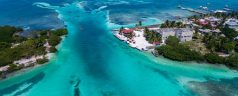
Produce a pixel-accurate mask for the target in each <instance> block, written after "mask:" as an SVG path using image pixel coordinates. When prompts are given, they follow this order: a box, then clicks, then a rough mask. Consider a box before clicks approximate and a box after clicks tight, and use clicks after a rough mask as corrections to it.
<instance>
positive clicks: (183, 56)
mask: <svg viewBox="0 0 238 96" xmlns="http://www.w3.org/2000/svg"><path fill="white" fill-rule="evenodd" d="M178 41H179V40H178V39H177V38H176V37H174V36H169V37H168V39H167V40H166V42H167V45H163V46H160V47H158V48H157V49H156V50H157V52H158V53H159V54H160V55H163V56H164V57H166V58H169V59H172V60H177V61H193V60H194V61H203V60H204V59H203V56H202V55H201V54H200V53H199V52H196V51H193V50H190V49H189V47H188V46H185V45H183V44H179V42H178Z"/></svg>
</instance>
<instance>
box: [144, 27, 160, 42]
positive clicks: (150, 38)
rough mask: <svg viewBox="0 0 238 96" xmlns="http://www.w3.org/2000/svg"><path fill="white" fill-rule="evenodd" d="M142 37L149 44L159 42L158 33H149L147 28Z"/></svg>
mask: <svg viewBox="0 0 238 96" xmlns="http://www.w3.org/2000/svg"><path fill="white" fill-rule="evenodd" d="M144 37H145V38H146V40H147V41H148V42H149V43H154V42H161V35H160V34H159V33H158V32H155V31H150V30H149V29H148V28H147V27H146V28H145V31H144Z"/></svg>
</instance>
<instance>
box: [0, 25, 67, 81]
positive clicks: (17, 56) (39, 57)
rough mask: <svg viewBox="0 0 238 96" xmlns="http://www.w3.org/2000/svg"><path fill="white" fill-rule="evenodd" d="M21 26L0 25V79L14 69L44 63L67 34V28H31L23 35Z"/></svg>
mask: <svg viewBox="0 0 238 96" xmlns="http://www.w3.org/2000/svg"><path fill="white" fill-rule="evenodd" d="M22 32H24V30H23V28H18V27H14V26H0V75H1V79H3V78H6V77H7V75H8V74H10V73H13V72H15V71H18V70H21V69H25V68H28V67H33V66H36V65H39V64H45V63H46V62H48V61H49V59H50V58H51V53H55V52H57V48H56V46H57V45H58V44H59V43H60V41H61V40H62V38H63V37H64V36H65V35H67V30H66V29H64V28H62V29H56V30H32V31H31V32H30V35H29V36H24V35H22V34H21V33H22Z"/></svg>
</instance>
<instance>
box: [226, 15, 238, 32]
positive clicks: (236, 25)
mask: <svg viewBox="0 0 238 96" xmlns="http://www.w3.org/2000/svg"><path fill="white" fill-rule="evenodd" d="M224 25H227V26H228V27H229V28H232V29H236V30H237V29H238V20H237V19H234V18H230V19H228V20H227V21H226V22H225V23H224Z"/></svg>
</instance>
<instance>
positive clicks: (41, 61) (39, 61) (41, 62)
mask: <svg viewBox="0 0 238 96" xmlns="http://www.w3.org/2000/svg"><path fill="white" fill-rule="evenodd" d="M48 61H49V60H48V59H46V58H43V59H38V60H36V63H37V64H44V63H46V62H48Z"/></svg>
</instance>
